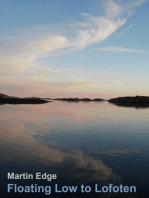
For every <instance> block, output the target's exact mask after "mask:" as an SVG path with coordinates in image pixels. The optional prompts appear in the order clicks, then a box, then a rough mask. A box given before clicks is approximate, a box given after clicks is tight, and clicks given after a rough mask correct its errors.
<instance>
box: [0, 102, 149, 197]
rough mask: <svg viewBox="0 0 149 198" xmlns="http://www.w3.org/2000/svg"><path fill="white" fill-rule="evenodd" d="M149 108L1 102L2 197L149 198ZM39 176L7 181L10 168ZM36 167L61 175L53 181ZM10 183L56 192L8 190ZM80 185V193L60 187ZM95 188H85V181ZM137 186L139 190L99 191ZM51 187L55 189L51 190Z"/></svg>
mask: <svg viewBox="0 0 149 198" xmlns="http://www.w3.org/2000/svg"><path fill="white" fill-rule="evenodd" d="M148 121H149V109H135V108H127V107H118V106H115V105H112V104H109V103H108V102H89V103H88V102H79V103H69V102H62V101H54V102H51V103H48V104H41V105H0V197H1V198H5V197H28V198H30V197H93V198H94V197H102V198H104V197H105V198H109V197H128V198H133V197H134V198H148V197H149V122H148ZM8 172H10V173H12V172H14V173H15V174H22V173H26V172H27V173H29V174H33V176H34V179H30V180H29V179H26V180H25V179H21V180H10V179H9V180H8V179H7V173H8ZM36 172H41V173H45V172H47V173H48V174H56V175H57V179H55V180H52V181H47V180H44V179H42V180H37V179H35V175H36ZM8 184H17V185H18V186H31V184H33V185H35V184H37V186H44V187H45V186H51V194H49V195H45V193H44V192H43V193H27V192H26V193H15V192H14V190H13V189H12V190H11V191H10V193H8V192H7V185H8ZM55 184H57V185H58V190H62V187H63V186H78V188H77V192H76V193H69V192H61V193H58V192H55ZM82 184H83V185H84V186H85V187H86V186H90V189H91V192H88V193H87V192H86V193H85V192H84V193H83V192H81V190H80V186H81V185H82ZM95 184H98V188H99V190H101V189H102V187H103V186H107V187H108V186H109V184H113V186H120V184H122V185H123V186H135V187H136V193H122V192H121V193H114V192H107V193H99V192H95ZM49 192H50V191H49Z"/></svg>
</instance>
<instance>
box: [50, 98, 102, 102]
mask: <svg viewBox="0 0 149 198" xmlns="http://www.w3.org/2000/svg"><path fill="white" fill-rule="evenodd" d="M54 100H62V101H68V102H69V101H75V102H79V101H84V102H91V101H105V100H104V99H101V98H95V99H90V98H81V99H80V98H55V99H54Z"/></svg>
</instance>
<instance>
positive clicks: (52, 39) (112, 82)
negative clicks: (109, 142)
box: [0, 0, 149, 99]
mask: <svg viewBox="0 0 149 198" xmlns="http://www.w3.org/2000/svg"><path fill="white" fill-rule="evenodd" d="M0 29H1V31H0V93H4V94H7V95H11V96H18V97H36V96H37V97H49V98H55V97H59V98H61V97H80V98H84V97H88V98H103V99H110V98H112V97H119V96H135V95H145V96H149V78H148V76H149V45H148V44H149V1H148V0H104V1H101V0H81V1H79V0H32V1H29V0H25V1H23V0H13V1H11V0H0Z"/></svg>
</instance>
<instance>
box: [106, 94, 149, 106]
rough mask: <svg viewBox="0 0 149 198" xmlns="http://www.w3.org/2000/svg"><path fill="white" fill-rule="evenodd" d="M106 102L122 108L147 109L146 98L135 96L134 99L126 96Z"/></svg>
mask: <svg viewBox="0 0 149 198" xmlns="http://www.w3.org/2000/svg"><path fill="white" fill-rule="evenodd" d="M108 102H110V103H113V104H115V105H117V106H123V107H136V108H147V107H149V97H148V96H135V97H129V96H127V97H119V98H112V99H110V100H108Z"/></svg>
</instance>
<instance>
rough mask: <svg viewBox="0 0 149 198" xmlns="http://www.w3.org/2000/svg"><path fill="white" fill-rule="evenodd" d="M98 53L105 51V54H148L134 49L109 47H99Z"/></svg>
mask: <svg viewBox="0 0 149 198" xmlns="http://www.w3.org/2000/svg"><path fill="white" fill-rule="evenodd" d="M96 50H98V51H105V52H133V53H149V51H144V50H136V49H127V48H122V47H116V46H110V47H100V48H97V49H96Z"/></svg>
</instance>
